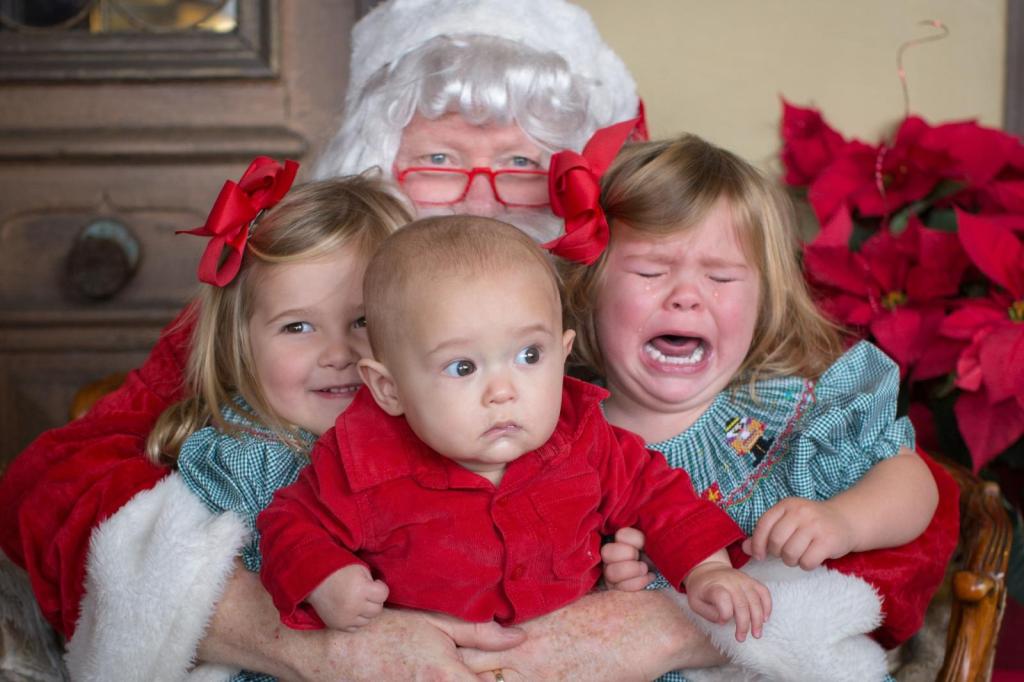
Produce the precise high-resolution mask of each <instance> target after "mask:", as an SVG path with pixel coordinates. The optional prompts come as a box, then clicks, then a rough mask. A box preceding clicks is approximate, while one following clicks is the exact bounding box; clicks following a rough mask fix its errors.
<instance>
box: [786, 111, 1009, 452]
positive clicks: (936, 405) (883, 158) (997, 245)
mask: <svg viewBox="0 0 1024 682" xmlns="http://www.w3.org/2000/svg"><path fill="white" fill-rule="evenodd" d="M782 140H783V148H782V161H783V165H784V167H785V182H786V183H787V184H788V185H790V186H791V187H793V188H794V189H795V190H796V191H798V192H800V193H805V197H806V200H807V202H808V203H809V204H810V206H811V208H812V209H813V213H814V215H815V217H816V218H817V220H818V222H819V225H820V230H819V231H818V233H817V236H816V237H815V238H814V239H813V240H812V241H810V242H809V243H807V244H806V245H805V247H804V265H805V270H806V272H807V277H808V279H809V281H810V282H811V284H812V287H813V289H814V291H815V294H816V296H817V299H818V301H819V304H820V305H821V307H822V309H823V310H824V311H825V312H826V313H827V314H828V315H829V316H831V317H832V318H833V319H834V320H836V321H837V322H838V323H840V324H841V325H843V326H844V327H846V328H847V329H849V330H851V331H852V332H853V333H854V334H855V335H858V336H860V337H863V338H868V339H870V340H872V341H874V342H875V343H876V344H877V345H878V346H880V347H881V348H882V349H883V350H884V351H885V352H886V353H888V354H889V355H890V356H891V357H892V358H893V360H895V361H896V363H897V364H898V365H899V367H900V372H901V375H902V378H903V389H904V390H903V391H902V397H903V401H904V405H903V407H904V408H905V409H906V410H907V411H908V412H909V414H910V417H911V420H912V421H913V422H914V426H915V428H916V430H917V432H918V437H919V441H920V442H921V444H922V445H923V446H924V447H926V448H936V449H939V450H941V451H943V452H945V453H947V454H950V455H952V456H954V457H957V456H958V455H959V457H960V458H961V459H964V460H965V463H967V461H969V463H970V464H971V465H972V466H973V468H974V469H975V471H977V470H979V469H981V468H982V467H984V466H986V465H988V464H990V463H993V462H994V461H995V462H1006V463H1010V464H1015V465H1017V466H1021V465H1024V243H1022V242H1024V144H1022V143H1021V140H1020V139H1018V138H1017V137H1015V136H1013V135H1009V134H1007V133H1005V132H1003V131H1000V130H997V129H993V128H987V127H984V126H981V125H978V124H977V123H975V122H973V121H961V122H955V123H945V124H942V125H935V126H933V125H930V124H928V123H927V122H926V121H925V120H923V119H922V118H920V117H917V116H907V117H906V118H905V119H904V120H903V121H902V122H901V123H900V124H899V126H898V128H897V130H896V132H895V134H894V135H893V137H892V139H891V140H889V141H883V142H879V143H876V144H868V143H865V142H862V141H859V140H856V139H847V138H845V137H844V136H843V135H842V134H840V133H839V132H837V131H836V130H835V129H833V128H832V127H831V126H830V125H829V124H828V123H827V122H826V121H825V119H824V118H823V117H822V115H821V113H820V112H819V111H817V110H815V109H813V108H802V107H798V106H794V105H792V104H790V103H788V102H786V101H783V115H782Z"/></svg>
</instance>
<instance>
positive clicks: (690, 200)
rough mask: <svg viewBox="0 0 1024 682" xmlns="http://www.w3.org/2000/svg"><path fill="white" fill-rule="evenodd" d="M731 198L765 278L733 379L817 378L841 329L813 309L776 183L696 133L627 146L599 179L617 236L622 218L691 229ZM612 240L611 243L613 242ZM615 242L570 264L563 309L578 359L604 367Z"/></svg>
mask: <svg viewBox="0 0 1024 682" xmlns="http://www.w3.org/2000/svg"><path fill="white" fill-rule="evenodd" d="M720 200H724V201H726V202H727V203H728V206H729V209H730V212H731V217H732V223H733V225H734V227H735V229H736V231H737V234H738V235H739V239H740V243H741V245H742V246H743V249H744V252H745V255H746V257H747V259H748V260H749V261H750V263H751V264H752V265H753V266H754V267H755V268H756V269H757V273H758V277H759V278H760V284H761V286H760V290H761V294H760V300H759V301H758V311H757V324H756V326H755V329H754V337H753V339H752V341H751V344H750V349H749V351H748V352H747V356H746V358H745V359H744V361H743V364H742V365H740V368H739V369H738V371H737V373H736V376H735V377H734V379H733V385H735V384H736V383H737V382H739V381H742V380H743V379H744V378H746V379H749V381H750V382H751V387H752V386H753V382H754V381H756V380H757V379H758V378H765V377H773V376H803V377H808V378H816V377H818V376H820V375H821V373H822V372H824V371H825V369H826V368H828V366H829V365H831V364H832V363H833V362H834V361H835V359H836V358H838V357H839V355H840V354H841V353H842V343H841V338H840V333H839V330H838V329H837V327H836V326H835V325H833V324H832V323H831V322H829V321H828V320H827V319H826V318H825V317H824V316H823V315H822V314H821V313H820V312H819V310H818V308H817V306H815V304H814V302H813V300H812V299H811V295H810V293H809V291H808V288H807V284H806V282H805V280H804V277H803V274H802V271H801V266H800V260H799V256H798V252H799V242H798V238H797V231H796V220H795V216H794V213H793V207H792V204H791V203H790V201H789V199H788V197H787V196H786V195H785V194H784V193H783V192H782V191H781V189H780V188H778V187H777V185H776V184H775V183H773V182H771V181H769V180H768V179H767V178H765V177H764V176H763V175H762V174H761V173H760V172H758V171H757V170H756V169H755V168H754V167H753V166H751V165H750V164H748V163H747V162H746V161H743V160H742V159H740V158H739V157H737V156H736V155H735V154H732V153H730V152H728V151H726V150H724V149H721V148H719V147H716V146H714V145H712V144H710V143H708V142H706V141H704V140H702V139H701V138H699V137H697V136H695V135H683V136H682V137H680V138H678V139H675V140H668V141H658V142H646V143H640V144H633V145H627V146H626V147H625V148H623V150H622V151H621V152H620V154H619V156H618V157H617V158H616V160H615V162H614V163H613V164H612V166H611V168H609V170H608V171H607V173H605V175H604V177H603V178H602V181H601V206H602V207H603V208H604V211H605V214H606V215H607V217H608V222H609V225H610V227H611V232H612V245H613V244H614V241H615V233H616V227H617V223H619V222H620V221H621V222H623V223H626V224H628V226H629V227H630V228H632V229H633V230H636V231H637V232H639V233H641V234H645V235H651V236H655V237H657V236H664V235H669V234H673V233H676V232H680V231H686V230H689V229H692V228H693V227H695V226H696V225H698V224H700V223H701V221H702V220H703V219H704V218H705V217H706V216H707V215H708V213H709V212H710V211H711V210H712V209H713V208H714V206H715V205H716V204H717V203H718V202H719V201H720ZM612 245H609V248H612ZM607 256H608V249H606V250H605V253H604V254H602V256H601V258H600V259H599V260H598V261H597V262H595V263H594V264H593V265H591V266H584V265H580V264H575V263H566V264H563V266H562V275H563V279H564V281H565V291H566V294H565V304H566V315H567V318H568V320H569V322H570V324H571V325H572V326H573V327H574V328H575V329H576V334H577V336H576V344H575V347H574V350H573V363H574V365H576V366H578V367H580V368H582V369H583V370H584V371H590V372H596V373H597V374H598V375H599V376H603V375H604V373H605V366H604V359H603V358H602V356H601V352H600V346H599V344H598V339H597V331H596V329H597V325H596V310H595V307H594V302H595V301H596V300H597V293H598V292H599V290H600V288H601V286H602V285H603V281H604V272H605V267H606V263H607Z"/></svg>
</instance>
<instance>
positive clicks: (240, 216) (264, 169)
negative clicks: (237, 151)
mask: <svg viewBox="0 0 1024 682" xmlns="http://www.w3.org/2000/svg"><path fill="white" fill-rule="evenodd" d="M298 170H299V164H298V163H296V162H295V161H290V160H286V161H285V162H284V165H283V166H282V165H281V164H279V163H278V162H277V161H274V160H273V159H271V158H269V157H267V156H258V157H256V158H255V159H253V162H252V163H251V164H249V167H248V168H247V169H246V171H245V173H243V174H242V179H241V180H239V181H238V183H237V184H236V183H235V182H233V181H231V180H228V181H227V182H225V183H224V187H223V188H221V190H220V195H219V196H218V197H217V201H216V202H215V203H214V204H213V208H212V209H210V215H209V216H208V217H207V218H206V224H205V225H203V226H202V227H197V228H195V229H194V230H179V231H178V232H177V233H176V234H194V235H197V236H199V237H212V239H210V243H209V244H207V245H206V251H204V252H203V257H202V259H201V260H200V261H199V281H200V282H206V283H207V284H212V285H214V286H218V287H223V286H226V285H227V284H229V283H230V282H231V280H233V279H234V278H235V275H237V274H238V270H239V268H241V267H242V253H243V252H244V251H245V244H246V242H247V241H249V232H250V231H251V227H252V223H253V221H254V220H256V218H257V217H258V216H259V214H260V212H261V211H265V210H267V209H269V208H271V207H273V206H275V205H276V204H277V202H279V201H281V199H282V198H283V197H284V195H285V194H287V193H288V190H289V189H291V186H292V182H294V181H295V174H296V173H297V172H298Z"/></svg>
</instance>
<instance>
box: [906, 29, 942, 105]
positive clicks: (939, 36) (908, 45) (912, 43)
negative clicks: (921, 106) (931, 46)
mask: <svg viewBox="0 0 1024 682" xmlns="http://www.w3.org/2000/svg"><path fill="white" fill-rule="evenodd" d="M917 24H918V26H931V27H932V28H936V29H938V30H940V31H942V33H939V34H937V35H930V36H925V37H923V38H914V39H913V40H908V41H907V42H905V43H903V44H902V45H900V49H899V50H898V51H897V52H896V74H897V75H898V76H899V77H900V85H901V86H902V87H903V117H904V118H906V117H907V116H910V90H909V89H908V88H907V72H906V70H905V69H904V68H903V53H904V52H906V51H907V50H908V49H909V48H911V47H915V46H917V45H922V44H924V43H930V42H932V41H935V40H942V39H943V38H945V37H947V36H948V35H949V28H948V27H947V26H946V25H945V24H944V23H942V22H941V21H939V20H938V19H925V20H924V21H919V22H917Z"/></svg>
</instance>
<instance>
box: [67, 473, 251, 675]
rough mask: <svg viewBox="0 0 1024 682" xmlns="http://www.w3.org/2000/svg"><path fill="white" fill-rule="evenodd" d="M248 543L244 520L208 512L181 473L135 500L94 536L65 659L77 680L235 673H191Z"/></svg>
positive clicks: (226, 670) (217, 669) (205, 670)
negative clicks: (241, 549)
mask: <svg viewBox="0 0 1024 682" xmlns="http://www.w3.org/2000/svg"><path fill="white" fill-rule="evenodd" d="M246 536H247V530H246V528H245V524H244V523H243V522H242V520H241V519H240V518H239V517H238V516H237V515H235V514H232V513H226V514H219V515H213V514H211V513H210V511H209V510H207V508H206V507H205V506H204V505H203V504H202V502H200V501H199V499H198V498H197V497H195V495H193V494H192V493H191V492H189V490H188V488H187V487H186V486H185V484H184V483H183V482H182V480H181V477H180V476H179V475H178V474H177V473H174V474H171V475H170V476H168V477H167V478H165V479H164V480H163V481H161V482H160V483H158V484H157V485H156V486H155V487H154V488H153V489H152V490H147V491H144V492H141V493H139V494H138V495H136V496H135V497H133V498H132V499H131V500H130V501H129V502H128V503H127V504H126V505H125V506H124V507H122V508H121V509H120V510H119V511H118V512H117V513H116V514H114V515H113V516H112V517H110V518H109V519H107V520H106V521H105V522H104V523H103V524H101V525H100V526H99V527H98V528H97V529H96V530H95V531H94V532H93V535H92V539H91V542H90V549H89V560H88V564H87V567H86V579H85V589H86V594H85V597H84V598H83V600H82V612H81V615H80V617H79V620H78V624H77V626H76V629H75V635H74V637H73V638H72V640H71V641H70V642H69V643H68V653H67V655H66V657H65V661H66V663H67V666H68V669H69V671H70V672H71V676H72V679H74V680H76V681H78V680H103V681H107V680H123V681H125V682H129V681H131V680H139V681H143V680H145V681H146V682H149V681H151V680H161V681H163V680H168V681H170V680H185V679H196V680H204V681H205V680H214V679H221V680H223V679H227V677H229V676H230V675H231V674H232V673H233V672H236V671H235V670H232V669H229V668H225V667H220V666H199V667H197V668H195V669H194V670H192V669H191V668H192V665H193V661H194V657H195V652H196V647H197V645H198V643H199V641H200V639H202V637H203V634H204V633H205V630H206V625H207V623H208V621H209V619H210V616H211V615H212V614H213V610H214V607H215V606H216V603H217V600H218V599H219V598H220V595H221V593H222V592H223V589H224V584H225V582H226V581H227V579H228V577H229V576H230V575H231V573H232V571H233V570H234V567H235V564H234V557H235V556H236V555H237V553H238V549H239V547H241V545H242V543H243V542H244V540H245V538H246ZM190 674H191V675H192V677H190Z"/></svg>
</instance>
